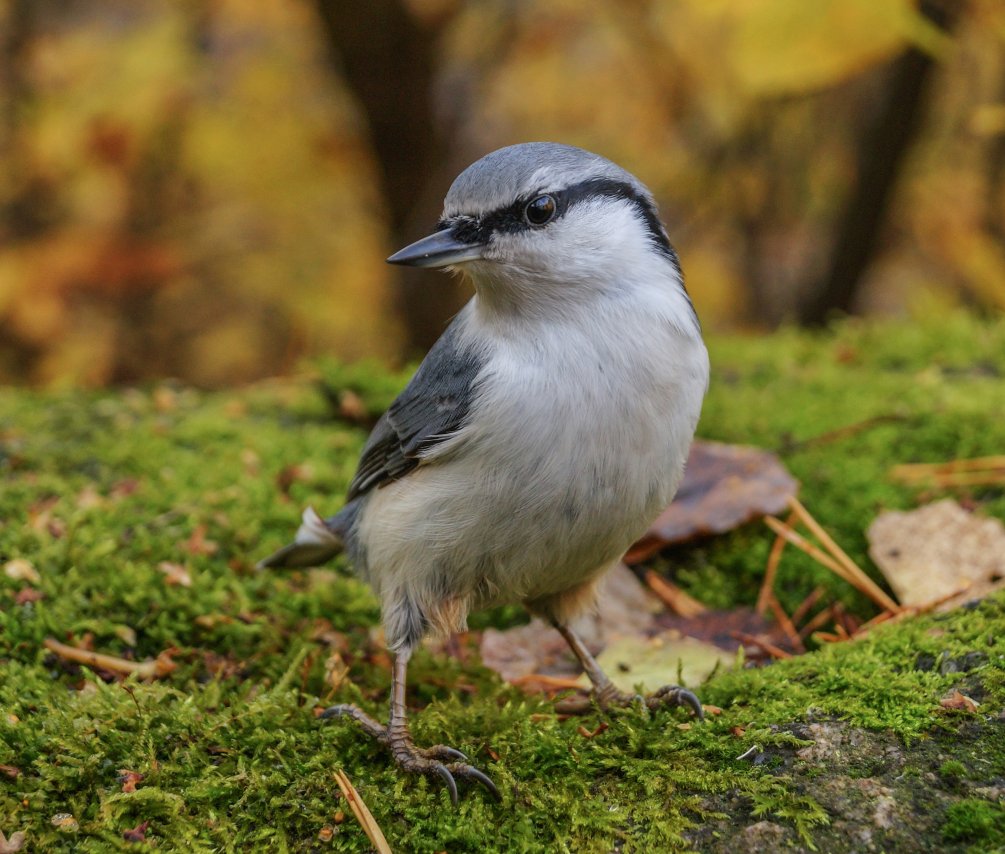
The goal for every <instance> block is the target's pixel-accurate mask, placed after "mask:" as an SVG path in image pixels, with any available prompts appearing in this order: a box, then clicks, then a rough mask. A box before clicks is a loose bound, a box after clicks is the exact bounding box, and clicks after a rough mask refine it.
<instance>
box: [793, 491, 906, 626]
mask: <svg viewBox="0 0 1005 854" xmlns="http://www.w3.org/2000/svg"><path fill="white" fill-rule="evenodd" d="M789 506H790V507H791V508H792V509H793V510H794V511H795V513H796V515H797V516H798V517H799V519H800V521H801V522H802V523H803V524H804V525H805V526H806V527H807V528H809V529H810V531H812V532H813V535H814V536H815V537H816V538H817V539H818V540H820V542H821V544H822V545H823V546H824V548H825V549H827V551H829V552H830V553H831V554H832V555H833V556H834V558H835V559H836V560H837V561H838V563H840V564H841V565H842V566H843V567H844V568H845V569H846V570H847V571H848V574H849V575H850V576H851V577H852V578H855V579H856V580H857V583H856V582H852V583H853V584H854V586H855V587H856V588H858V589H859V590H860V591H862V592H863V593H865V594H866V595H867V596H868V597H869V598H870V599H872V600H873V602H876V603H877V604H878V605H880V606H881V607H883V608H886V609H887V610H890V611H894V612H896V611H899V610H901V608H900V605H898V604H897V603H896V602H895V601H894V600H893V599H891V598H890V596H889V595H887V593H886V592H885V591H884V590H883V589H882V588H881V587H880V586H879V585H878V584H876V582H875V581H873V580H872V579H871V578H870V577H869V576H868V575H866V574H865V572H864V571H863V570H862V568H861V567H859V565H858V564H857V563H855V561H853V560H852V559H851V558H850V557H848V555H847V554H846V553H845V551H844V549H842V548H841V546H839V545H838V544H837V543H836V542H834V540H833V539H832V538H831V536H830V534H828V533H827V532H826V531H825V530H824V529H823V526H822V525H821V524H820V523H819V522H817V520H816V519H814V518H813V517H812V516H811V515H810V513H809V511H808V510H807V509H806V508H805V507H803V505H802V504H801V503H800V501H799V499H798V498H795V497H793V498H790V499H789Z"/></svg>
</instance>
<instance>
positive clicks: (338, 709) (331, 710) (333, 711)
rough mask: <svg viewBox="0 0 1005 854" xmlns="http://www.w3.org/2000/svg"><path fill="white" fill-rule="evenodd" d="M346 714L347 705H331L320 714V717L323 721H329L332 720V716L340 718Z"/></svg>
mask: <svg viewBox="0 0 1005 854" xmlns="http://www.w3.org/2000/svg"><path fill="white" fill-rule="evenodd" d="M344 714H345V706H329V707H328V708H327V709H325V710H324V711H323V712H322V713H321V714H320V715H318V718H319V719H321V720H323V721H327V720H331V719H332V718H340V717H342V715H344Z"/></svg>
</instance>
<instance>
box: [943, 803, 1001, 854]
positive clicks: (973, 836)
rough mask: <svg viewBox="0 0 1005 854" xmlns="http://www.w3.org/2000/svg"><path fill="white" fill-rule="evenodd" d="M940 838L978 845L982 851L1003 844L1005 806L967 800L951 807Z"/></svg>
mask: <svg viewBox="0 0 1005 854" xmlns="http://www.w3.org/2000/svg"><path fill="white" fill-rule="evenodd" d="M942 838H943V839H945V840H946V841H947V842H969V843H972V844H974V845H975V846H977V845H980V849H981V850H985V851H986V850H988V849H989V848H991V847H992V846H998V845H1002V844H1005V806H1002V805H1001V804H991V803H988V802H987V801H978V800H973V799H970V798H968V799H966V800H962V801H959V802H957V803H955V804H953V805H952V806H951V807H949V809H948V810H947V812H946V821H945V824H943V825H942ZM985 846H986V847H985Z"/></svg>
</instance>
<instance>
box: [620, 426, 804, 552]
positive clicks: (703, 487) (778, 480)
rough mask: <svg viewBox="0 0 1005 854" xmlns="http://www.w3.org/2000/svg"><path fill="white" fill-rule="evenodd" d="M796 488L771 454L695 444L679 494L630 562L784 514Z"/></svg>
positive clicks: (778, 461)
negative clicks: (690, 541) (764, 518)
mask: <svg viewBox="0 0 1005 854" xmlns="http://www.w3.org/2000/svg"><path fill="white" fill-rule="evenodd" d="M797 488H798V483H797V482H796V479H795V478H794V477H792V475H790V474H789V473H788V471H786V469H785V466H784V465H782V462H781V461H780V460H779V459H778V457H776V456H775V455H774V454H772V453H770V452H768V451H763V450H761V449H759V448H748V447H743V446H740V445H727V444H723V443H721V442H695V443H694V444H693V445H692V446H691V455H690V456H689V457H688V461H687V469H686V470H685V473H684V481H683V483H681V486H680V489H679V490H678V491H677V496H676V497H675V498H674V500H673V502H672V503H671V504H670V506H669V507H668V508H667V509H666V510H664V511H663V512H662V513H661V514H660V515H659V517H658V518H657V519H656V521H655V522H653V523H652V525H650V527H649V530H648V531H647V532H646V534H645V535H644V536H643V537H642V539H640V540H639V541H638V542H637V543H635V545H634V546H632V547H631V549H629V551H628V554H627V555H625V562H626V563H629V564H632V563H638V562H640V561H643V560H645V559H646V558H647V557H650V556H651V555H653V554H655V553H656V552H658V551H659V550H660V549H662V548H664V547H665V546H668V545H671V544H674V543H683V542H687V541H689V540H693V539H696V538H697V537H703V536H709V535H712V534H722V533H725V532H726V531H730V530H732V529H733V528H736V527H738V526H739V525H742V524H744V523H746V522H750V521H752V520H754V519H759V518H760V517H761V516H765V515H768V514H770V513H780V512H781V511H782V510H784V509H785V507H786V506H787V503H788V500H789V498H791V497H793V496H794V495H795V494H796V490H797Z"/></svg>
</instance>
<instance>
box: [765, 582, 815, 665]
mask: <svg viewBox="0 0 1005 854" xmlns="http://www.w3.org/2000/svg"><path fill="white" fill-rule="evenodd" d="M768 606H769V607H770V608H771V613H772V614H774V615H775V620H776V622H777V623H778V625H779V626H780V627H781V629H782V631H783V632H785V636H786V637H787V638H788V639H789V643H791V644H792V648H793V649H794V650H795V651H796V652H806V648H805V647H804V646H803V639H802V638H801V637H799V632H798V631H796V627H795V626H794V625H793V624H792V620H791V619H789V615H788V614H786V613H785V609H784V608H783V607H782V606H781V603H780V602H779V601H778V600H777V599H776V598H775V595H774V593H772V594H771V598H770V599H768Z"/></svg>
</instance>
